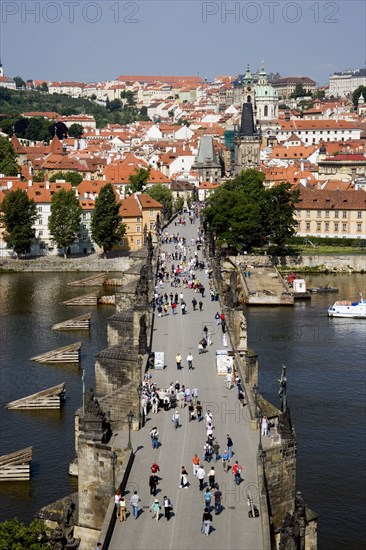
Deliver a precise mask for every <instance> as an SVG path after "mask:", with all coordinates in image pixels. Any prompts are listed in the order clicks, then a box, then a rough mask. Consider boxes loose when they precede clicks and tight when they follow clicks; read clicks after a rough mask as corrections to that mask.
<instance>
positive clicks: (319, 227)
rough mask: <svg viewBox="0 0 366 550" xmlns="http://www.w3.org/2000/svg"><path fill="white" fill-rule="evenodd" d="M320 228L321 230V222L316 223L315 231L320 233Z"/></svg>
mask: <svg viewBox="0 0 366 550" xmlns="http://www.w3.org/2000/svg"><path fill="white" fill-rule="evenodd" d="M321 228H322V224H321V222H316V230H317V231H321Z"/></svg>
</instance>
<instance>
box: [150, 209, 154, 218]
mask: <svg viewBox="0 0 366 550" xmlns="http://www.w3.org/2000/svg"><path fill="white" fill-rule="evenodd" d="M149 216H150V218H152V217H153V216H154V210H150V211H149Z"/></svg>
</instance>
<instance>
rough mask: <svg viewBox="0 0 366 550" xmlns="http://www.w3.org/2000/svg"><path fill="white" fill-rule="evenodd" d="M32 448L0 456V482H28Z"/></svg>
mask: <svg viewBox="0 0 366 550" xmlns="http://www.w3.org/2000/svg"><path fill="white" fill-rule="evenodd" d="M31 461H32V447H27V448H25V449H21V450H20V451H15V452H14V453H10V454H7V455H3V456H0V481H29V479H30V463H31Z"/></svg>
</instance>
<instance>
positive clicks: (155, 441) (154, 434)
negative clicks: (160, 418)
mask: <svg viewBox="0 0 366 550" xmlns="http://www.w3.org/2000/svg"><path fill="white" fill-rule="evenodd" d="M150 437H151V444H152V448H153V449H158V448H159V432H158V429H157V427H156V426H154V428H153V429H152V430H151V431H150Z"/></svg>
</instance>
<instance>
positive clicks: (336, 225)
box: [334, 223, 339, 231]
mask: <svg viewBox="0 0 366 550" xmlns="http://www.w3.org/2000/svg"><path fill="white" fill-rule="evenodd" d="M334 231H339V223H335V224H334Z"/></svg>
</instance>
